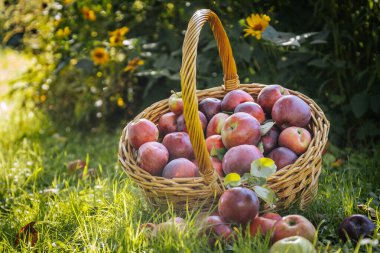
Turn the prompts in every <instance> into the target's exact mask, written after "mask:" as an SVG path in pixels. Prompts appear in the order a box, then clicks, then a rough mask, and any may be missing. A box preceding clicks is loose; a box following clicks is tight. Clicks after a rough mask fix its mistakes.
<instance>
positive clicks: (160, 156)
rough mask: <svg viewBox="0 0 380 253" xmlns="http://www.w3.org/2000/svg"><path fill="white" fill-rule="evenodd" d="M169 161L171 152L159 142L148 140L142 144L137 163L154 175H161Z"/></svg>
mask: <svg viewBox="0 0 380 253" xmlns="http://www.w3.org/2000/svg"><path fill="white" fill-rule="evenodd" d="M168 161H169V152H168V150H167V149H166V147H165V146H164V145H162V144H161V143H159V142H154V141H151V142H146V143H144V144H143V145H141V146H140V148H139V151H138V155H137V164H138V165H139V166H140V167H141V168H142V169H144V170H146V171H147V172H149V173H150V174H151V175H153V176H160V175H161V173H162V170H163V169H164V167H165V166H166V164H167V163H168Z"/></svg>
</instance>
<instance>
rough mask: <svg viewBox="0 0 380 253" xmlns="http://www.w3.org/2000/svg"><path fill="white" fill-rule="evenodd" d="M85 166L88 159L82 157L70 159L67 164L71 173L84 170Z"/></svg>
mask: <svg viewBox="0 0 380 253" xmlns="http://www.w3.org/2000/svg"><path fill="white" fill-rule="evenodd" d="M84 167H86V161H83V160H80V159H78V160H74V161H70V162H68V164H67V170H68V172H69V173H73V172H75V171H78V170H83V169H84Z"/></svg>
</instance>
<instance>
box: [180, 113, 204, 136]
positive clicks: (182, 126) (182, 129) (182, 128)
mask: <svg viewBox="0 0 380 253" xmlns="http://www.w3.org/2000/svg"><path fill="white" fill-rule="evenodd" d="M198 114H199V120H200V121H201V125H202V130H203V132H205V130H206V127H207V119H206V116H205V115H204V114H203V113H202V112H200V111H198ZM177 131H178V132H186V133H187V127H186V121H185V117H184V116H183V114H181V115H179V117H178V118H177Z"/></svg>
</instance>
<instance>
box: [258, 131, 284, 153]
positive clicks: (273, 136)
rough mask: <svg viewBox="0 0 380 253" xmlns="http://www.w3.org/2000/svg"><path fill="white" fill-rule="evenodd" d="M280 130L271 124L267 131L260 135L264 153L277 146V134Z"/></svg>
mask: <svg viewBox="0 0 380 253" xmlns="http://www.w3.org/2000/svg"><path fill="white" fill-rule="evenodd" d="M279 135H280V132H279V131H278V129H277V128H276V127H275V126H273V127H272V128H271V129H270V130H269V132H268V133H266V134H265V135H264V136H262V137H261V141H262V143H263V148H264V154H267V153H268V152H270V151H271V150H273V149H274V148H276V147H277V141H278V136H279Z"/></svg>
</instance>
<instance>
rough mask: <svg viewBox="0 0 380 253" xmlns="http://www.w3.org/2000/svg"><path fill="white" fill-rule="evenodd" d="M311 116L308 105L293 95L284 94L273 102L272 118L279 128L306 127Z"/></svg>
mask: <svg viewBox="0 0 380 253" xmlns="http://www.w3.org/2000/svg"><path fill="white" fill-rule="evenodd" d="M310 118H311V109H310V106H309V105H308V104H307V103H306V102H305V101H303V100H302V99H300V98H299V97H297V96H294V95H285V96H282V97H281V98H280V99H278V100H277V101H276V103H274V105H273V108H272V119H273V120H274V121H275V122H276V124H277V125H278V126H279V127H280V128H281V129H285V128H287V127H291V126H297V127H306V126H307V124H309V121H310Z"/></svg>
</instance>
